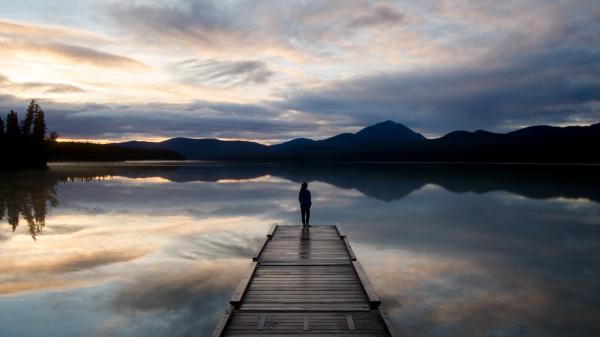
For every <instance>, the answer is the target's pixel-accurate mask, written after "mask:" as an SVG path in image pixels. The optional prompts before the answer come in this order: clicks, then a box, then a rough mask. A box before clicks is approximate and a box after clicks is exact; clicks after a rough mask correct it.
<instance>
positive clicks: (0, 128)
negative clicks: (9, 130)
mask: <svg viewBox="0 0 600 337" xmlns="http://www.w3.org/2000/svg"><path fill="white" fill-rule="evenodd" d="M2 136H4V120H2V117H0V137H2ZM0 220H1V219H0Z"/></svg>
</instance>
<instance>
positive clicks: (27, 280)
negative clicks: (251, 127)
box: [0, 163, 600, 336]
mask: <svg viewBox="0 0 600 337" xmlns="http://www.w3.org/2000/svg"><path fill="white" fill-rule="evenodd" d="M95 177H101V178H102V179H95ZM29 178H30V175H28V174H22V176H21V177H20V178H19V177H15V176H10V177H7V176H6V175H2V176H0V181H2V182H3V184H0V186H3V188H5V190H4V191H3V193H6V192H10V193H13V192H14V189H15V188H18V187H21V188H22V187H23V186H27V185H26V184H24V183H21V180H23V179H29ZM6 179H11V180H12V183H11V184H7V183H4V181H5V180H6ZM19 179H21V180H19ZM304 180H307V181H309V183H310V184H311V189H312V190H313V194H314V196H315V201H316V202H315V207H314V210H313V217H314V219H315V221H318V222H319V223H323V224H324V223H333V222H339V223H342V224H343V225H344V228H345V229H346V231H347V232H348V234H349V236H350V237H351V240H352V244H353V247H354V248H355V250H356V252H357V255H358V256H359V259H360V260H361V262H362V263H363V265H364V266H365V268H366V269H367V271H368V273H369V276H370V278H371V280H372V282H373V283H374V284H375V287H376V288H377V289H378V290H379V291H380V292H381V294H382V297H383V298H384V303H385V304H386V305H387V307H388V308H389V310H390V312H391V313H392V316H393V319H394V321H395V323H396V325H397V326H398V327H399V330H400V331H401V332H402V333H404V334H407V335H412V336H492V335H503V336H504V335H506V336H517V335H543V336H568V335H573V332H576V334H577V335H581V336H588V335H589V336H594V335H597V334H598V332H599V330H600V326H599V325H598V324H597V323H596V320H595V319H594V317H596V316H597V315H598V314H600V312H599V308H600V293H599V292H598V291H597V286H596V285H597V284H598V282H599V281H600V270H599V267H598V266H600V263H598V262H600V261H599V260H600V226H599V225H600V205H599V201H600V198H599V195H598V191H600V188H598V187H599V185H598V182H599V181H600V180H599V178H598V175H597V174H595V173H594V172H593V170H591V171H590V170H586V169H583V171H579V172H577V174H572V172H570V171H568V170H567V171H564V170H562V169H561V170H559V169H551V172H545V171H540V169H539V168H538V169H535V170H529V169H528V168H518V169H514V168H510V167H508V168H502V169H498V168H477V169H476V170H472V169H470V168H459V169H456V168H452V167H412V168H411V167H409V166H394V165H392V166H379V165H371V166H344V165H339V166H336V167H318V166H316V167H286V166H281V165H226V166H224V165H221V164H211V163H185V164H182V165H176V164H169V165H167V164H164V163H161V164H159V163H146V164H144V165H141V164H109V165H107V164H102V165H96V166H94V167H92V166H85V165H55V166H53V167H52V168H51V170H49V171H48V172H45V173H43V174H40V175H39V177H38V180H37V181H38V184H39V185H40V186H41V187H42V188H41V189H42V190H53V191H54V190H55V191H56V198H57V199H58V200H57V201H58V204H54V206H51V207H50V208H49V211H48V212H47V214H46V217H45V219H44V221H45V227H44V228H43V230H42V231H41V233H38V234H37V241H35V242H34V241H33V240H32V239H31V236H30V233H29V230H28V228H25V227H21V226H19V227H17V228H16V230H15V232H14V233H12V227H11V226H9V225H8V224H6V223H1V225H0V237H1V238H2V240H0V257H1V258H2V259H3V261H6V262H5V263H4V264H3V265H2V266H0V291H1V294H2V295H0V296H2V297H0V312H1V313H2V314H0V324H1V325H2V326H3V327H6V330H5V331H6V332H7V333H8V336H17V335H18V336H37V335H40V334H42V333H44V332H46V335H50V336H53V335H56V336H69V335H75V334H76V333H77V332H78V331H81V330H83V329H84V328H85V329H88V328H91V329H92V330H93V331H94V334H95V335H99V336H145V335H148V334H149V333H152V334H153V335H155V336H163V335H164V336H190V335H197V334H201V335H210V333H211V332H212V328H213V327H214V325H215V324H216V321H217V318H218V317H219V315H220V314H221V313H222V311H223V310H224V308H225V305H226V302H227V298H228V296H229V295H230V293H231V292H232V290H233V288H234V287H235V285H236V284H237V282H238V280H239V278H240V276H241V274H242V273H243V271H244V270H245V268H246V266H247V264H248V262H249V256H250V255H251V254H252V253H253V252H254V250H255V248H256V247H257V245H258V243H259V241H260V240H261V239H262V238H263V237H264V234H265V233H266V231H267V230H268V228H269V227H270V225H271V223H274V222H278V223H283V224H288V223H297V221H298V219H297V217H298V214H297V202H296V193H297V189H298V182H301V181H304ZM6 186H12V187H6ZM11 188H12V189H13V190H6V189H11ZM52 294H62V296H52ZM78 299H79V300H78ZM73 300H76V302H68V303H71V305H72V306H74V308H78V310H76V311H77V312H76V313H73V310H74V309H73V308H72V307H70V306H68V305H67V304H66V303H67V302H65V301H73ZM15 303H20V305H15ZM24 303H32V305H35V306H36V307H40V308H58V309H56V310H58V312H63V313H64V314H67V313H69V314H70V315H74V318H73V319H72V324H70V325H65V324H59V323H52V317H54V316H53V315H55V314H57V313H56V310H54V311H53V310H48V312H46V313H44V314H39V315H40V317H41V318H40V319H41V320H42V321H43V320H44V319H45V320H47V321H48V322H50V323H49V324H51V326H53V327H54V328H53V329H50V330H48V328H47V327H46V326H44V325H42V324H39V325H37V324H32V325H30V326H28V327H27V328H25V327H22V326H20V325H18V324H17V323H15V321H14V320H13V319H11V317H16V316H20V315H24V314H26V312H27V311H26V309H25V307H23V306H24V305H25V304H24ZM90 317H93V318H90ZM88 330H89V329H88Z"/></svg>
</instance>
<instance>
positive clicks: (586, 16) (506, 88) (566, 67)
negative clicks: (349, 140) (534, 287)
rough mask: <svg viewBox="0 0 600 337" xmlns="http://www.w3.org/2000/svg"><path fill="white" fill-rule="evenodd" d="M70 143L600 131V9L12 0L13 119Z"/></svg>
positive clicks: (2, 40)
mask: <svg viewBox="0 0 600 337" xmlns="http://www.w3.org/2000/svg"><path fill="white" fill-rule="evenodd" d="M31 98H36V99H39V101H40V102H41V104H42V107H43V108H44V109H45V110H46V112H47V115H48V117H47V119H48V122H49V127H50V129H55V130H57V131H58V132H59V133H60V134H61V136H62V137H63V138H66V139H73V138H77V139H93V140H98V141H114V140H126V139H149V140H161V139H165V138H169V137H175V136H187V137H218V138H223V139H249V140H256V141H260V142H264V143H272V142H277V141H280V140H287V139H289V138H295V137H312V138H322V137H326V136H329V135H333V134H337V133H340V132H345V131H356V130H358V129H359V128H361V127H362V126H366V125H369V124H372V123H376V122H380V121H383V120H387V119H391V120H394V121H397V122H400V123H403V124H405V125H407V126H408V127H411V128H413V129H415V130H417V131H419V132H422V133H424V134H425V135H427V136H430V137H435V136H439V135H442V134H444V133H446V132H449V131H452V130H455V129H465V130H476V129H487V130H492V131H498V132H503V131H509V130H513V129H515V128H519V127H523V126H528V125H535V124H552V125H576V124H580V125H581V124H584V125H585V124H590V123H597V122H599V121H600V3H598V2H597V1H594V0H574V1H552V0H530V1H523V0H521V1H519V0H517V1H512V0H511V1H477V2H474V1H467V0H444V1H428V0H426V1H418V2H415V1H408V0H407V1H366V0H328V1H309V0H303V1H292V0H289V1H287V0H272V1H270V0H264V1H243V0H222V1H189V0H168V1H167V0H165V1H149V0H147V1H146V0H144V1H97V0H64V1H43V0H20V1H18V2H15V1H8V0H1V1H0V111H1V112H2V114H5V113H6V112H8V111H9V110H10V109H14V110H16V111H18V112H21V113H22V112H23V110H24V109H25V106H26V104H27V101H28V100H29V99H31Z"/></svg>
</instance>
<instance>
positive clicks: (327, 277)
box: [213, 224, 396, 337]
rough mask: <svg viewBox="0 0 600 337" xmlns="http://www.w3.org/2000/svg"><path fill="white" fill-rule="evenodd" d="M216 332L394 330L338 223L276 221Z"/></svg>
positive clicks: (390, 334)
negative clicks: (307, 224)
mask: <svg viewBox="0 0 600 337" xmlns="http://www.w3.org/2000/svg"><path fill="white" fill-rule="evenodd" d="M252 260H253V262H252V263H251V264H250V266H249V268H248V271H247V272H246V273H245V274H244V276H243V278H242V280H241V281H240V284H239V285H238V287H237V288H236V290H235V291H234V294H233V296H232V298H231V300H230V304H231V305H232V307H231V308H230V309H228V310H227V311H226V312H225V315H224V316H223V318H222V319H221V321H220V322H219V325H218V326H217V329H215V332H214V334H213V337H221V336H226V337H236V336H238V337H259V336H260V337H291V336H297V335H303V336H311V337H341V336H352V337H383V336H387V337H394V336H396V334H395V332H394V330H393V328H392V327H391V323H390V321H389V317H387V314H385V313H382V312H381V311H380V310H379V309H377V307H378V306H379V303H381V300H380V299H379V297H378V296H377V293H376V292H375V289H374V288H373V286H372V285H371V283H370V282H369V280H368V278H367V275H366V273H365V271H364V270H363V268H362V266H361V265H360V263H358V261H357V258H356V255H355V254H354V252H353V251H352V248H351V247H350V242H349V239H348V237H347V236H346V234H345V233H344V232H343V230H342V228H341V226H339V225H337V224H336V225H334V226H313V227H311V228H310V229H308V230H304V229H302V227H301V226H280V225H273V226H272V227H271V229H270V230H269V232H268V233H267V236H266V238H265V240H264V241H263V242H262V244H261V246H260V247H259V248H258V249H257V252H256V254H255V255H254V256H253V257H252Z"/></svg>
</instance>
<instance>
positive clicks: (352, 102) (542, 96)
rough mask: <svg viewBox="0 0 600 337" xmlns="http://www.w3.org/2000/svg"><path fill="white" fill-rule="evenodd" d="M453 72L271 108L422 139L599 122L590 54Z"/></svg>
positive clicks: (595, 67) (332, 91) (595, 68)
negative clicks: (383, 125) (398, 127)
mask: <svg viewBox="0 0 600 337" xmlns="http://www.w3.org/2000/svg"><path fill="white" fill-rule="evenodd" d="M503 56H505V57H506V59H504V60H497V59H493V58H490V59H487V60H483V61H482V62H481V63H479V64H470V65H468V66H460V67H454V68H452V67H444V68H437V69H427V70H415V71H407V72H391V73H380V74H375V75H368V76H364V77H359V78H353V79H350V80H344V81H338V82H334V83H333V84H330V85H328V86H325V87H323V88H318V89H316V90H299V91H295V92H294V91H292V92H290V93H286V94H283V95H282V97H281V100H280V101H279V102H275V103H274V104H275V105H276V106H278V107H280V108H282V109H290V110H297V111H303V112H305V113H307V114H310V115H314V116H325V115H327V116H340V117H346V118H348V117H350V118H352V119H354V120H355V121H356V122H357V124H358V125H367V124H370V123H374V122H378V121H381V120H385V119H393V120H396V121H398V122H402V123H405V124H407V125H408V126H409V127H414V128H417V129H419V130H422V131H424V132H427V133H436V134H442V133H444V132H449V131H452V130H453V129H479V128H487V129H491V130H496V131H507V130H512V129H515V128H518V127H521V126H526V125H531V124H561V123H567V124H574V123H583V124H586V123H587V124H589V123H594V122H597V121H598V120H599V119H600V105H598V102H600V62H599V61H598V58H597V56H596V55H595V52H593V51H591V50H590V51H588V50H569V49H567V48H564V49H558V50H556V49H555V48H549V49H547V50H542V51H539V52H533V53H530V54H525V53H522V54H516V55H514V54H513V55H503Z"/></svg>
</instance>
